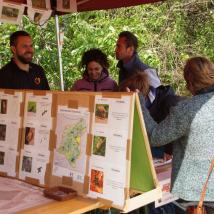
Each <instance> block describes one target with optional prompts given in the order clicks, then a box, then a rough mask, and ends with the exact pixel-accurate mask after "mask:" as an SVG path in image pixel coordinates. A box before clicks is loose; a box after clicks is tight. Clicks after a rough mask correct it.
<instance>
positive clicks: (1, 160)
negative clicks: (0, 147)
mask: <svg viewBox="0 0 214 214" xmlns="http://www.w3.org/2000/svg"><path fill="white" fill-rule="evenodd" d="M4 156H5V152H1V151H0V165H4Z"/></svg>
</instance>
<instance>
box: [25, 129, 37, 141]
mask: <svg viewBox="0 0 214 214" xmlns="http://www.w3.org/2000/svg"><path fill="white" fill-rule="evenodd" d="M34 137H35V128H32V127H26V128H25V144H26V145H34Z"/></svg>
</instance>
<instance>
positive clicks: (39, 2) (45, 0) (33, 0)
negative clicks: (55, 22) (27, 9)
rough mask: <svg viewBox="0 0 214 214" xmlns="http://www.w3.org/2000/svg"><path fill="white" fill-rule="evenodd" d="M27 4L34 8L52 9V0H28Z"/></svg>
mask: <svg viewBox="0 0 214 214" xmlns="http://www.w3.org/2000/svg"><path fill="white" fill-rule="evenodd" d="M27 4H28V5H29V6H32V7H34V8H40V9H50V8H51V5H50V0H27Z"/></svg>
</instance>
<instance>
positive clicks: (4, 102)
mask: <svg viewBox="0 0 214 214" xmlns="http://www.w3.org/2000/svg"><path fill="white" fill-rule="evenodd" d="M0 102H1V105H0V113H1V114H7V100H5V99H2V100H0Z"/></svg>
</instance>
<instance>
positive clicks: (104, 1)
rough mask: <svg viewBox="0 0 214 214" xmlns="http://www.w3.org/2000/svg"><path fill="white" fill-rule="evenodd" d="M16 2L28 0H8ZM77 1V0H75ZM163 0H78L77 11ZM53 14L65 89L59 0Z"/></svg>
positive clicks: (61, 74)
mask: <svg viewBox="0 0 214 214" xmlns="http://www.w3.org/2000/svg"><path fill="white" fill-rule="evenodd" d="M10 1H11V2H14V3H15V2H16V3H19V4H20V3H21V4H27V0H8V2H10ZM74 1H75V0H74ZM159 1H163V0H76V4H77V12H83V11H93V10H106V9H113V8H120V7H129V6H137V5H140V4H147V3H155V2H159ZM50 5H51V9H52V10H53V13H52V15H54V16H55V25H56V37H57V49H58V57H59V69H60V87H61V90H62V91H64V81H63V70H62V58H61V48H60V37H59V34H60V29H59V21H58V15H63V14H66V13H65V12H60V11H57V10H56V8H57V0H50Z"/></svg>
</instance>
